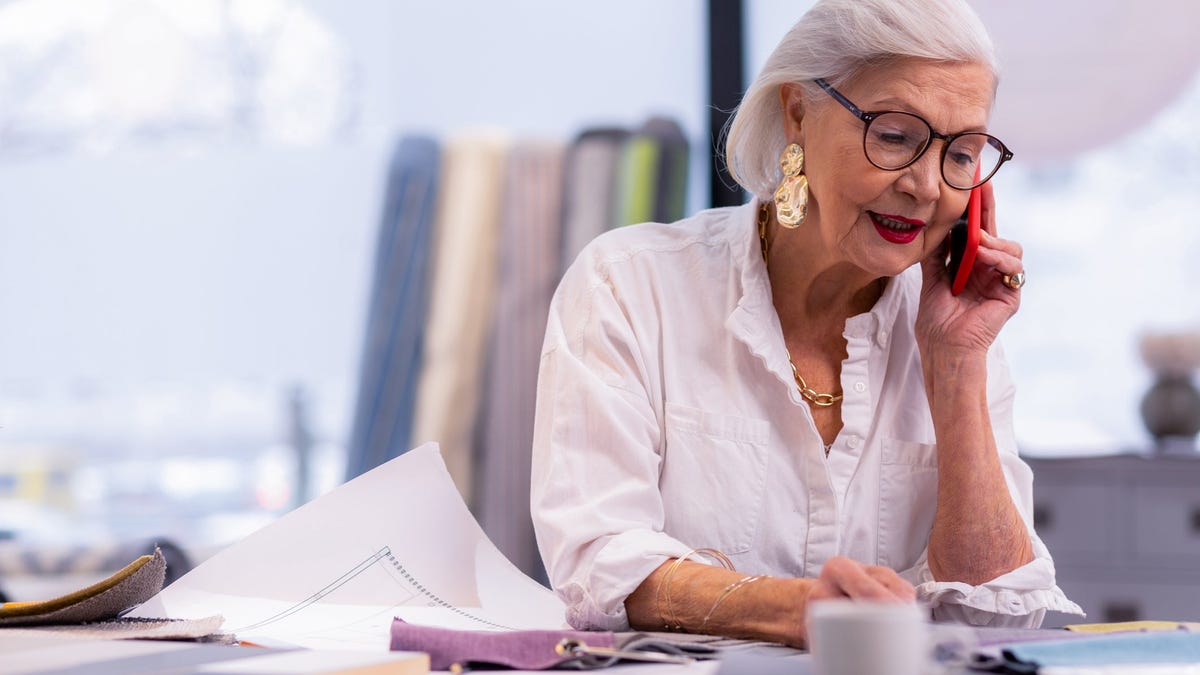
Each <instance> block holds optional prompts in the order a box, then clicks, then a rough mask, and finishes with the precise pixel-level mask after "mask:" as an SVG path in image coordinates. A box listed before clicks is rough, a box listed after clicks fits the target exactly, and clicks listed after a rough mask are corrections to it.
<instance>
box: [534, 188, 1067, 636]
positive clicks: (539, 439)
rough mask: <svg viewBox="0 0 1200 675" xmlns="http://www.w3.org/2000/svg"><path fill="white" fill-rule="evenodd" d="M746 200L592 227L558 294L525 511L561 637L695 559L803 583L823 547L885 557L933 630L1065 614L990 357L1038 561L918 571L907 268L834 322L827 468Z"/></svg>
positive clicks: (1014, 488) (830, 552) (991, 396)
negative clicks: (974, 571) (560, 609)
mask: <svg viewBox="0 0 1200 675" xmlns="http://www.w3.org/2000/svg"><path fill="white" fill-rule="evenodd" d="M757 208H758V204H757V203H756V202H751V203H749V204H746V205H743V206H740V207H734V208H725V209H714V210H709V211H704V212H701V213H699V214H697V215H696V216H693V217H691V218H688V219H686V220H682V221H680V222H678V223H674V224H670V225H664V224H657V223H649V224H644V225H635V226H631V227H626V228H621V229H618V230H613V231H611V232H608V233H606V234H604V235H602V236H601V237H599V238H597V239H596V240H595V241H593V242H592V244H590V245H589V246H588V247H587V248H586V249H585V250H584V251H583V252H582V253H581V254H580V256H579V257H578V258H577V259H576V261H575V262H574V264H573V265H572V266H571V268H570V269H569V270H568V271H567V273H566V275H565V277H564V278H563V280H562V283H561V284H560V285H559V288H558V291H557V292H556V294H555V296H554V301H553V304H552V306H551V309H550V317H549V322H548V326H547V329H546V340H545V344H544V347H543V350H542V357H541V368H540V372H539V380H538V398H537V416H536V422H535V435H534V444H533V475H532V486H531V488H532V496H531V507H532V514H533V521H534V526H535V529H536V531H537V539H538V546H539V548H540V549H541V554H542V558H543V559H544V561H545V563H546V569H547V571H548V573H549V577H550V581H551V584H552V585H553V587H554V589H555V591H556V592H557V593H558V595H559V596H560V597H561V598H562V599H563V600H564V602H566V604H567V620H568V621H569V622H570V624H571V625H573V626H575V627H577V628H584V629H609V630H623V629H628V625H629V624H628V619H627V617H626V615H625V607H624V601H625V598H626V597H627V596H628V595H629V594H630V593H632V592H633V590H634V589H636V588H637V586H638V585H639V584H640V583H641V582H642V581H643V580H644V579H645V578H646V576H648V575H649V574H650V573H651V572H652V571H653V570H654V569H655V568H657V567H658V566H659V565H661V564H662V563H663V561H664V560H666V559H667V558H670V557H678V556H680V555H682V554H684V553H686V552H687V551H688V550H690V549H693V548H702V547H711V548H715V549H718V550H720V551H722V552H724V553H725V554H726V555H728V556H729V558H730V559H731V560H732V561H733V563H734V564H735V566H736V567H737V569H738V571H739V572H744V573H746V574H770V575H777V576H790V577H816V576H817V575H819V574H820V571H821V566H822V565H823V564H824V563H825V561H827V560H829V559H830V558H831V557H834V556H839V555H841V556H848V557H850V558H853V559H855V560H858V561H861V562H864V563H868V564H875V565H885V566H888V567H891V568H893V569H895V570H896V571H897V572H899V573H900V574H901V575H902V576H903V577H904V578H905V579H907V580H908V581H910V582H912V583H913V584H914V585H915V586H916V588H917V594H918V599H919V600H920V601H923V602H925V603H928V604H929V605H930V606H931V607H932V608H933V611H934V615H935V617H936V618H939V619H941V618H948V619H956V620H959V621H965V622H969V623H972V624H976V625H983V624H990V625H1005V626H1037V625H1040V623H1041V620H1042V617H1043V616H1044V614H1045V611H1046V610H1056V611H1063V612H1070V613H1076V614H1080V613H1081V612H1080V610H1079V607H1078V606H1077V605H1075V604H1074V603H1072V602H1071V601H1070V600H1068V599H1067V598H1066V597H1065V596H1064V595H1063V593H1062V591H1061V590H1060V589H1059V588H1058V587H1057V586H1056V585H1055V578H1054V563H1053V561H1052V560H1051V559H1050V554H1049V552H1048V551H1047V550H1046V547H1045V545H1043V544H1042V542H1041V540H1040V539H1038V538H1037V537H1036V535H1034V534H1033V526H1032V524H1031V514H1032V511H1033V508H1032V501H1033V496H1032V483H1033V476H1032V473H1031V471H1030V469H1029V467H1028V466H1027V465H1026V464H1025V463H1024V462H1023V461H1021V459H1020V458H1019V457H1018V456H1017V446H1016V441H1015V439H1014V437H1013V430H1012V400H1013V385H1012V382H1011V380H1010V377H1009V373H1008V368H1007V366H1006V364H1005V361H1004V358H1003V355H1002V353H1001V351H1000V350H999V349H998V348H994V349H993V350H992V352H991V354H990V355H989V362H988V401H989V407H990V411H991V420H992V424H993V429H994V432H995V434H996V442H997V446H998V448H999V454H1000V460H1001V464H1002V466H1003V469H1004V475H1005V479H1006V480H1007V482H1008V486H1009V490H1010V491H1011V493H1012V498H1013V501H1014V502H1015V503H1016V505H1017V508H1018V509H1019V511H1020V513H1021V515H1022V517H1023V518H1024V520H1025V523H1026V526H1027V527H1028V528H1029V532H1030V534H1031V536H1033V546H1034V552H1035V558H1034V560H1033V561H1032V562H1030V563H1029V564H1027V565H1024V566H1022V567H1020V568H1018V569H1016V570H1014V571H1012V572H1010V573H1008V574H1005V575H1003V576H1000V577H998V578H996V579H994V580H992V581H990V582H988V583H985V584H982V585H979V586H971V585H968V584H965V583H956V582H936V581H934V580H933V576H932V574H931V573H930V571H929V566H928V565H927V564H926V559H925V558H926V547H927V544H928V541H929V533H930V529H931V527H932V523H933V516H934V509H935V506H936V487H937V461H936V453H937V446H936V439H935V438H934V430H933V422H932V419H931V416H930V412H929V407H928V402H927V400H926V397H925V388H924V385H923V382H922V371H921V362H920V355H919V353H918V351H917V344H916V338H915V336H914V333H913V321H914V318H915V316H916V311H917V302H918V296H919V291H920V286H921V276H920V269H919V267H918V266H914V267H912V268H910V269H908V270H907V271H905V272H904V273H902V274H901V275H899V276H898V277H895V278H894V279H892V281H891V282H890V283H889V284H888V286H887V289H886V291H885V292H884V294H883V296H882V297H881V298H880V300H879V302H878V303H876V305H875V307H874V308H873V309H872V310H871V311H870V312H867V313H865V314H861V315H859V316H855V317H852V318H850V319H849V320H847V322H846V328H845V332H844V335H845V338H846V341H847V352H848V357H847V358H846V360H845V361H844V362H843V363H842V375H841V378H842V379H841V385H842V386H841V389H842V391H843V392H844V396H845V398H844V399H843V401H842V421H843V427H842V430H841V432H840V433H839V434H838V436H837V439H836V440H835V441H834V444H833V447H832V450H831V452H830V453H829V456H828V457H826V455H825V449H824V445H823V443H822V440H821V437H820V435H819V434H818V433H817V429H816V425H815V424H814V423H813V420H812V416H811V413H810V411H809V408H808V405H807V403H805V402H804V401H803V400H802V399H801V398H800V395H799V392H798V391H797V388H796V385H795V381H794V380H793V378H792V372H791V368H790V366H789V365H788V357H787V355H786V349H785V346H784V341H783V332H782V329H781V327H780V323H779V317H778V315H777V314H776V312H775V308H774V305H773V304H772V302H771V286H770V283H769V281H768V279H767V274H766V267H765V265H764V264H763V260H762V256H761V254H760V251H759V242H758V235H757V229H756V222H755V214H756V213H757Z"/></svg>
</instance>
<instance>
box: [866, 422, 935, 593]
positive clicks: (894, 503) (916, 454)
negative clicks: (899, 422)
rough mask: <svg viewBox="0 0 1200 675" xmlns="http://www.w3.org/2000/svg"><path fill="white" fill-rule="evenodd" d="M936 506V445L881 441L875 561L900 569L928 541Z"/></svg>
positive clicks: (907, 565) (910, 563) (912, 561)
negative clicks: (877, 538) (877, 546)
mask: <svg viewBox="0 0 1200 675" xmlns="http://www.w3.org/2000/svg"><path fill="white" fill-rule="evenodd" d="M936 509H937V446H936V445H931V444H927V443H914V442H912V441H899V440H896V439H892V438H885V439H884V440H883V461H882V466H881V467H880V477H879V564H880V565H886V566H888V567H891V568H893V569H895V570H896V571H902V570H905V569H908V568H910V567H912V566H913V565H915V564H916V562H917V559H918V558H919V557H920V555H921V553H922V552H923V551H924V550H925V547H926V546H927V545H928V544H929V532H930V530H931V529H933V514H934V511H935V510H936Z"/></svg>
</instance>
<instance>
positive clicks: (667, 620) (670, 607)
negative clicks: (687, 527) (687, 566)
mask: <svg viewBox="0 0 1200 675" xmlns="http://www.w3.org/2000/svg"><path fill="white" fill-rule="evenodd" d="M696 554H700V555H704V556H708V557H709V558H712V559H713V560H716V561H717V562H718V563H720V564H721V567H723V568H725V569H727V570H730V571H735V570H734V567H733V562H731V561H730V560H729V557H728V556H726V555H725V554H724V553H721V552H720V551H718V550H717V549H715V548H694V549H692V550H690V551H688V552H687V553H684V554H683V555H681V556H679V557H678V558H676V559H675V562H673V563H671V566H670V567H669V568H667V571H666V572H665V573H664V574H663V578H662V581H660V582H659V583H658V588H657V589H655V592H654V602H655V604H656V605H657V606H658V615H659V617H660V618H661V619H663V621H664V625H663V628H664V629H665V630H668V631H671V630H683V626H682V625H681V624H680V623H679V618H678V617H676V616H675V605H674V603H673V602H672V601H671V579H672V578H673V577H674V576H675V571H676V570H677V569H679V566H680V565H682V564H683V561H685V560H687V559H688V558H690V557H692V556H693V555H696ZM664 587H665V589H666V592H665V593H664V591H663V589H664ZM664 596H665V597H666V599H667V611H666V612H663V609H662V605H663V603H662V599H663V597H664Z"/></svg>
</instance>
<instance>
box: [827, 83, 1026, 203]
mask: <svg viewBox="0 0 1200 675" xmlns="http://www.w3.org/2000/svg"><path fill="white" fill-rule="evenodd" d="M813 82H816V83H817V86H819V87H820V88H822V89H824V90H825V93H827V94H829V95H830V96H832V97H833V100H835V101H837V102H838V103H841V104H842V107H844V108H845V109H846V110H849V111H850V113H851V114H853V115H854V116H855V117H857V118H858V119H860V120H862V122H863V125H864V126H863V155H864V156H865V157H866V158H867V161H868V162H870V163H871V166H874V167H875V168H877V169H882V170H884V171H900V170H901V169H906V168H908V167H910V166H912V165H913V164H915V163H916V162H917V160H919V159H921V158H922V157H924V156H925V153H926V152H928V151H929V146H931V145H933V139H935V138H937V139H941V141H942V155H941V161H940V163H939V164H938V170H939V171H940V172H941V174H942V180H944V181H946V185H949V186H950V187H952V188H954V189H955V190H971V189H974V188H977V187H979V186H980V185H983V184H984V183H986V182H988V181H989V180H991V178H992V176H995V175H996V172H997V171H999V170H1000V167H1001V166H1003V165H1004V163H1005V162H1007V161H1008V160H1010V159H1012V158H1013V153H1012V150H1009V149H1008V146H1007V145H1005V144H1004V141H1002V140H1000V139H999V138H996V137H995V136H993V135H991V134H985V133H983V132H982V131H965V132H963V133H960V134H942V133H938V132H937V131H936V130H935V129H934V128H933V125H932V124H930V123H929V122H928V121H927V120H926V119H925V118H924V117H921V116H920V115H917V114H915V113H910V112H906V111H904V110H875V111H869V112H867V111H863V110H861V109H860V108H859V107H858V106H856V105H854V104H853V103H851V102H850V99H848V98H846V97H845V96H844V95H842V92H840V91H838V90H837V89H834V88H833V85H831V84H829V83H828V82H826V81H825V80H823V79H821V78H817V79H815V80H813ZM887 113H899V114H901V115H908V116H909V117H915V118H917V119H919V120H921V122H923V123H924V124H925V127H926V128H928V129H929V136H928V137H927V138H926V139H925V146H924V147H923V148H921V150H920V151H918V152H917V153H916V154H915V155H913V157H912V159H910V160H908V161H907V162H905V163H904V164H902V165H900V166H895V167H887V166H879V165H878V164H876V163H875V160H873V159H871V153H869V152H867V129H868V128H869V127H870V126H871V122H873V121H875V119H876V118H877V117H879V116H880V115H886V114H887ZM973 135H974V136H986V137H988V138H990V139H991V140H993V141H995V142H996V145H998V146H999V150H1000V161H999V162H996V166H994V167H993V168H992V170H991V172H989V173H988V175H986V176H984V177H983V178H982V179H981V180H979V181H978V182H976V183H975V184H974V185H971V186H970V187H959V186H957V185H955V184H953V183H951V182H950V179H948V178H946V149H947V148H949V147H950V144H951V143H953V142H954V141H955V140H957V139H958V138H959V137H961V136H973Z"/></svg>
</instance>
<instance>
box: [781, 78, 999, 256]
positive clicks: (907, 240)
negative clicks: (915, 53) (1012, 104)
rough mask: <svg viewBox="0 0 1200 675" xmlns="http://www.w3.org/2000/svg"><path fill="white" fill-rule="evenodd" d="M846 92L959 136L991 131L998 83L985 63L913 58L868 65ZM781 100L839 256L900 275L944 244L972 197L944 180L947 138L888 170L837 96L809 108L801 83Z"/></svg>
mask: <svg viewBox="0 0 1200 675" xmlns="http://www.w3.org/2000/svg"><path fill="white" fill-rule="evenodd" d="M838 90H839V91H840V92H841V93H842V94H843V95H845V97H846V98H848V99H849V100H850V101H851V102H853V103H854V104H855V105H856V106H858V108H859V109H860V110H864V111H868V112H872V111H882V110H900V111H904V112H910V113H914V114H916V115H919V116H921V117H922V118H924V119H925V120H926V121H927V122H929V124H930V125H931V126H932V127H933V129H934V131H935V132H938V133H941V134H956V133H961V132H964V131H985V130H986V126H987V119H988V113H989V111H990V109H991V105H992V92H993V90H994V84H993V79H992V75H991V73H990V71H989V70H988V69H987V67H986V66H983V65H979V64H974V63H937V62H931V61H923V60H918V59H906V60H901V61H897V62H895V63H892V64H888V65H883V66H878V67H874V68H871V69H868V70H864V71H863V72H862V73H860V74H859V75H857V76H855V77H854V78H853V79H852V80H850V81H849V82H848V83H845V84H844V85H842V86H841V87H839V88H838ZM783 99H784V105H785V106H786V108H785V111H786V112H787V114H786V115H785V120H786V122H785V124H786V125H787V134H788V142H798V143H800V145H801V147H803V148H804V173H805V174H806V175H807V176H808V181H809V218H810V220H813V221H815V223H814V224H815V226H816V227H817V228H819V232H818V235H819V236H820V237H821V239H822V241H823V242H824V243H825V245H826V249H827V251H828V252H829V253H830V254H831V255H832V256H833V257H834V258H835V259H840V260H845V261H848V262H850V263H852V264H854V265H856V266H857V267H859V268H861V269H863V270H864V271H866V272H868V273H869V274H871V275H872V276H875V277H878V276H895V275H896V274H899V273H900V272H901V271H903V270H904V269H905V268H907V267H909V266H911V265H912V264H914V263H916V262H918V261H920V260H922V259H923V258H925V257H926V256H928V255H930V254H931V253H932V252H933V251H935V250H937V249H938V247H939V246H940V245H941V242H942V241H943V240H944V239H945V238H946V235H947V233H949V231H950V227H951V226H952V225H953V224H954V222H955V221H956V220H957V219H958V217H959V216H960V215H961V214H962V212H963V209H965V208H966V205H967V197H968V194H969V193H968V192H967V191H964V190H956V189H954V188H952V187H950V186H949V185H946V182H945V181H944V180H942V173H941V156H942V148H943V143H942V141H940V140H937V139H934V140H933V142H932V144H931V145H930V147H929V148H928V149H927V150H926V152H925V154H924V155H922V156H921V158H920V159H919V160H917V161H916V162H915V163H914V164H912V165H910V166H908V167H906V168H904V169H901V170H899V171H885V170H883V169H879V168H876V167H875V166H873V165H872V164H871V163H870V162H869V161H867V157H866V155H865V154H864V153H863V128H864V125H863V122H862V121H861V120H859V119H858V118H857V117H855V116H854V114H853V113H851V112H850V111H849V110H847V109H846V108H844V107H843V106H842V105H841V104H839V103H838V102H837V101H835V100H834V99H833V98H832V97H826V98H825V99H824V100H820V99H818V101H817V102H816V103H815V104H814V105H810V106H808V107H807V108H805V107H804V106H803V105H802V104H801V103H800V91H799V88H798V87H788V88H785V90H784V94H783ZM914 225H915V232H914ZM808 226H809V225H805V226H804V227H808Z"/></svg>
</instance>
